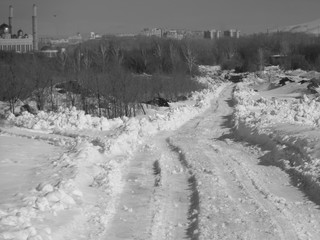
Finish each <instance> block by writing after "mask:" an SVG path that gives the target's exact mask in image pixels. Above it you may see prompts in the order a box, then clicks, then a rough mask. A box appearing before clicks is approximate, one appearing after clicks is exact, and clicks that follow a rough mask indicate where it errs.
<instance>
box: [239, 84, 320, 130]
mask: <svg viewBox="0 0 320 240" xmlns="http://www.w3.org/2000/svg"><path fill="white" fill-rule="evenodd" d="M234 97H235V100H236V102H237V103H238V105H237V107H236V109H235V116H236V119H241V120H242V121H245V122H246V124H248V125H251V126H259V127H263V126H269V125H275V124H277V123H288V124H295V125H303V126H305V125H309V126H312V127H319V126H320V99H319V98H316V99H310V98H309V97H308V96H307V95H304V96H303V98H302V99H277V98H272V99H267V98H264V97H261V96H259V94H258V93H256V92H254V91H253V90H252V89H251V88H250V87H249V86H248V85H247V84H244V83H241V84H238V85H237V87H236V89H235V91H234Z"/></svg>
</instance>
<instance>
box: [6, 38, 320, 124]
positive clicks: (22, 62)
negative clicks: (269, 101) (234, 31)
mask: <svg viewBox="0 0 320 240" xmlns="http://www.w3.org/2000/svg"><path fill="white" fill-rule="evenodd" d="M273 54H280V55H282V56H285V58H283V59H284V60H283V62H280V64H281V65H282V66H283V67H285V68H302V69H315V70H320V38H319V37H314V36H309V35H305V34H285V33H275V34H257V35H251V36H247V37H242V38H240V39H231V38H224V39H218V40H205V39H198V40H191V39H189V40H181V41H180V40H172V39H160V38H145V37H128V38H116V37H105V38H103V39H102V40H93V41H87V42H84V43H82V44H78V45H74V46H69V47H68V48H67V49H66V50H65V51H62V52H60V53H59V54H58V56H57V57H56V58H52V59H50V58H46V57H44V56H42V55H41V54H16V53H14V52H0V100H1V101H7V102H8V103H9V105H10V109H11V111H12V112H14V111H15V105H16V103H17V102H18V101H19V100H22V101H23V100H25V99H33V100H34V101H35V102H36V105H37V108H38V109H39V110H55V109H57V108H58V107H59V106H76V107H77V108H79V109H83V110H84V111H86V112H87V113H92V114H97V115H99V116H106V117H109V118H113V117H118V116H124V115H125V116H132V115H134V114H135V113H136V111H137V110H138V109H139V108H141V103H143V102H146V101H148V100H151V99H152V98H154V97H162V98H167V99H169V100H174V99H176V98H177V97H178V96H179V95H187V94H188V93H189V92H191V91H193V90H197V89H200V88H201V87H202V86H200V85H199V84H197V83H195V81H192V76H194V75H196V74H198V70H197V66H198V64H202V65H213V64H220V65H221V66H222V67H223V68H225V69H236V70H237V71H256V70H261V69H263V67H264V66H265V65H269V64H273V62H272V58H271V56H272V55H273Z"/></svg>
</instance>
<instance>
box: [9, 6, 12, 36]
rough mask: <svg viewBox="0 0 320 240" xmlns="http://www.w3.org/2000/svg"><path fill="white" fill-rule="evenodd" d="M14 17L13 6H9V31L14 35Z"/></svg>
mask: <svg viewBox="0 0 320 240" xmlns="http://www.w3.org/2000/svg"><path fill="white" fill-rule="evenodd" d="M12 18H13V7H12V6H11V5H10V6H9V33H10V34H11V35H12V32H13V31H12Z"/></svg>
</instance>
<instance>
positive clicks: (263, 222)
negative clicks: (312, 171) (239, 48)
mask: <svg viewBox="0 0 320 240" xmlns="http://www.w3.org/2000/svg"><path fill="white" fill-rule="evenodd" d="M232 90H233V86H230V85H228V86H226V87H225V88H224V89H223V90H222V92H221V93H220V95H219V97H217V98H214V100H212V102H211V107H210V108H208V109H207V110H206V111H205V112H203V113H200V114H198V115H197V116H196V117H195V118H193V119H192V120H189V121H187V122H186V123H185V124H184V125H182V126H181V127H179V128H178V129H177V130H175V131H172V130H171V131H170V130H157V132H156V131H155V132H156V133H154V134H153V135H152V134H150V135H142V136H143V137H141V138H138V137H137V138H133V140H132V141H130V142H129V143H130V144H131V145H132V146H133V143H134V142H135V141H136V142H137V143H136V144H137V146H138V147H137V148H135V147H132V150H134V151H133V152H130V153H125V152H122V151H120V150H121V144H123V141H125V140H126V139H129V136H131V135H130V134H131V133H136V130H134V129H136V128H133V127H136V126H139V127H141V128H143V126H144V125H141V124H140V125H135V124H137V123H138V122H131V125H130V124H128V126H129V127H127V128H116V131H123V132H124V133H127V134H128V135H121V134H120V135H117V134H115V135H114V136H116V137H117V138H114V139H112V140H113V141H115V143H116V144H118V145H115V146H117V148H115V149H116V150H117V149H118V148H119V149H120V150H119V151H113V150H112V148H110V147H108V146H113V145H112V144H113V143H111V142H108V141H106V142H103V138H92V137H89V135H88V136H87V137H81V136H80V137H79V136H76V137H75V138H68V137H63V136H61V135H54V134H45V133H41V134H40V133H37V132H34V131H27V130H22V129H18V128H8V129H3V130H2V131H3V132H8V133H9V132H10V133H11V134H12V135H14V136H17V135H19V134H20V135H22V136H25V137H30V136H31V137H32V136H38V138H39V139H40V143H41V141H48V140H50V141H52V142H55V143H59V144H58V145H66V143H68V142H70V146H71V147H70V148H68V149H69V150H68V151H67V152H65V153H64V154H62V155H61V156H59V158H58V159H56V160H55V161H49V162H50V163H52V164H53V167H52V166H49V165H48V169H52V170H54V171H53V173H54V174H53V175H52V176H55V178H56V179H53V178H52V179H51V180H50V181H48V179H47V181H44V180H43V179H41V180H37V179H35V181H36V182H37V181H40V182H41V184H40V185H39V186H40V187H39V186H38V187H37V184H36V183H35V184H34V186H31V185H32V184H31V185H30V188H31V189H32V188H36V189H33V190H31V192H30V194H31V195H32V196H33V198H30V204H29V205H28V206H25V207H24V208H21V209H23V211H24V212H25V214H26V215H28V214H29V215H30V213H32V214H33V215H32V216H33V217H30V221H29V220H28V222H27V223H28V225H26V221H24V222H21V223H20V222H19V221H20V220H21V219H20V218H21V216H20V215H21V214H22V215H23V214H24V213H23V212H22V210H21V209H19V208H18V207H17V209H11V210H10V211H9V210H8V211H7V210H6V211H7V212H8V213H10V214H11V213H12V214H14V215H12V214H11V215H10V214H9V215H6V214H7V212H0V215H1V216H0V217H1V222H0V223H1V224H2V226H6V229H9V230H8V231H9V232H8V234H7V235H2V236H5V237H4V239H15V238H10V236H17V234H18V233H19V234H20V235H21V234H23V235H21V238H16V239H23V240H25V239H28V240H29V239H37V240H38V239H39V240H40V239H53V240H61V239H95V240H96V239H97V240H99V239H103V240H105V239H111V240H121V239H145V240H147V239H148V240H149V239H150V240H152V239H153V240H162V239H203V240H208V239H219V240H220V239H230V240H231V239H232V240H233V239H252V240H256V239H287V240H289V239H290V240H291V239H319V236H320V210H319V206H318V205H317V204H315V203H314V202H312V201H310V200H309V199H308V196H306V195H305V194H304V193H303V192H301V191H300V190H299V189H298V188H296V187H294V184H293V183H292V182H293V181H292V179H291V178H290V176H289V175H288V174H287V173H285V172H284V171H282V170H281V169H280V168H278V167H276V166H272V165H270V164H268V161H265V159H266V157H267V156H269V155H270V154H269V152H268V151H266V150H262V149H260V148H259V147H257V146H256V145H250V144H248V143H247V142H246V141H245V139H244V140H240V139H239V137H238V136H237V135H236V132H234V131H233V129H232V127H233V122H232V121H233V119H232V117H233V115H232V113H233V110H234V109H233V98H232ZM181 114H182V113H181ZM169 121H170V120H166V121H165V122H169ZM174 121H175V120H174ZM129 123H130V122H129ZM142 123H145V122H142ZM130 126H131V128H133V129H131V128H130ZM149 127H150V126H149ZM123 129H124V130H123ZM164 129H167V128H164ZM168 129H170V128H168ZM125 130H126V131H125ZM142 130H143V129H142ZM23 131H25V132H23ZM145 131H147V130H145ZM18 133H19V134H18ZM121 133H122V132H121ZM97 134H98V131H97ZM99 134H100V135H101V134H104V132H102V131H100V132H99ZM29 135H30V136H29ZM66 135H68V134H66ZM90 136H91V135H90ZM110 136H111V135H110ZM118 136H122V138H119V137H118ZM132 136H135V135H132ZM137 136H140V135H137ZM3 138H12V139H14V138H15V137H8V136H3ZM32 138H33V137H32ZM118 138H119V139H120V140H117V139H118ZM41 139H42V140H41ZM5 140H6V141H7V140H8V139H5ZM40 143H39V144H40ZM71 143H72V144H71ZM126 143H128V141H126ZM108 144H109V145H108ZM35 147H37V146H35ZM125 147H127V145H125ZM40 148H41V146H40ZM110 149H111V150H110ZM2 151H4V150H2ZM108 151H109V152H108ZM6 158H8V159H9V157H6ZM5 163H6V164H7V162H5ZM27 182H29V183H31V182H30V181H27ZM48 183H49V184H48ZM40 200H41V201H40ZM0 207H3V206H1V205H0ZM23 216H24V215H23ZM67 216H69V217H67ZM9 220H10V221H9ZM13 220H14V221H18V222H19V224H16V222H14V221H13ZM40 220H41V221H40ZM62 223H63V224H62ZM17 226H18V227H17ZM21 229H22V230H21ZM0 230H1V228H0ZM31 230H32V231H31ZM49 230H50V231H49ZM14 231H16V232H14ZM37 232H38V233H37ZM14 234H15V235H14ZM20 235H19V236H20ZM0 236H1V235H0ZM6 236H7V237H6ZM28 236H29V237H28ZM24 237H25V238H24ZM0 239H1V237H0Z"/></svg>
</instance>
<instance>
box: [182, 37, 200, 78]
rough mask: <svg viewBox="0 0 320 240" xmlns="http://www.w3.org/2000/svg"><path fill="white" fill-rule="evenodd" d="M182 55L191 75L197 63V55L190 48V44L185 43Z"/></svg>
mask: <svg viewBox="0 0 320 240" xmlns="http://www.w3.org/2000/svg"><path fill="white" fill-rule="evenodd" d="M183 55H184V58H185V60H186V63H187V65H188V71H189V74H190V75H193V72H194V69H195V67H196V65H197V57H196V54H195V52H194V51H193V50H192V49H191V46H190V44H188V43H187V44H186V45H185V48H184V50H183Z"/></svg>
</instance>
